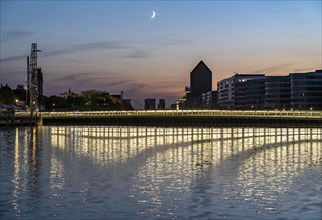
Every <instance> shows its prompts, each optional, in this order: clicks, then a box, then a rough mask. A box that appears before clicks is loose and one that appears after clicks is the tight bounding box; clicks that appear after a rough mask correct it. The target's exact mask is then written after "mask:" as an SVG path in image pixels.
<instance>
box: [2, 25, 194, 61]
mask: <svg viewBox="0 0 322 220" xmlns="http://www.w3.org/2000/svg"><path fill="white" fill-rule="evenodd" d="M31 34H33V32H18V31H17V32H12V33H11V32H10V33H7V34H6V36H5V37H4V38H5V39H9V38H14V37H19V36H20V37H22V36H28V35H31ZM192 42H193V41H192V40H187V39H166V38H165V39H154V40H151V41H150V46H162V47H164V46H173V45H180V44H189V43H192ZM141 43H142V42H140V41H136V42H131V41H105V42H95V43H85V44H79V45H74V46H71V47H69V48H64V49H60V50H55V51H46V50H44V51H43V52H42V54H41V56H42V57H50V56H58V55H66V54H73V53H80V52H88V51H94V50H128V49H132V50H133V48H136V47H138V45H140V44H141ZM144 43H145V44H146V42H144ZM26 56H28V55H18V56H11V57H6V58H3V59H0V62H11V61H17V60H21V59H25V58H26ZM148 56H149V53H148V52H146V51H143V50H134V51H132V52H130V54H128V55H126V56H125V57H126V58H135V59H141V58H146V57H148Z"/></svg>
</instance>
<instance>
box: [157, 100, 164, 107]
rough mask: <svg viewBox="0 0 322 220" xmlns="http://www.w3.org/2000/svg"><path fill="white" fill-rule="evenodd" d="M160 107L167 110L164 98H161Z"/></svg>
mask: <svg viewBox="0 0 322 220" xmlns="http://www.w3.org/2000/svg"><path fill="white" fill-rule="evenodd" d="M158 109H159V110H165V100H164V99H160V100H159V104H158Z"/></svg>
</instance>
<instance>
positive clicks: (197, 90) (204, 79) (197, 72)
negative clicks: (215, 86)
mask: <svg viewBox="0 0 322 220" xmlns="http://www.w3.org/2000/svg"><path fill="white" fill-rule="evenodd" d="M211 90H212V72H211V70H210V69H209V68H208V67H207V66H206V64H205V63H204V62H203V61H200V62H199V63H198V64H197V66H196V67H195V68H194V69H193V70H192V71H191V73H190V85H189V86H187V87H186V92H187V93H186V99H187V100H186V102H185V108H188V109H198V108H200V107H202V105H203V104H202V94H203V93H207V92H210V91H211Z"/></svg>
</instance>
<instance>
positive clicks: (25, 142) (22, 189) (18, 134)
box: [11, 127, 39, 216]
mask: <svg viewBox="0 0 322 220" xmlns="http://www.w3.org/2000/svg"><path fill="white" fill-rule="evenodd" d="M14 133H15V136H14V162H13V169H14V172H13V173H14V174H13V179H12V180H11V183H12V185H13V187H12V191H11V197H12V200H11V206H12V210H13V211H14V212H15V213H16V216H21V214H22V213H23V212H25V211H28V209H29V208H30V205H29V204H28V198H27V199H26V200H23V202H21V201H22V198H25V197H26V196H27V197H32V196H34V194H35V193H36V192H37V182H38V165H39V163H38V158H37V151H38V150H37V129H36V128H35V127H26V128H23V129H21V128H15V132H14Z"/></svg>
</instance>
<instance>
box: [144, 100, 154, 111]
mask: <svg viewBox="0 0 322 220" xmlns="http://www.w3.org/2000/svg"><path fill="white" fill-rule="evenodd" d="M144 103H145V106H144V108H145V110H155V99H146V100H145V102H144Z"/></svg>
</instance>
